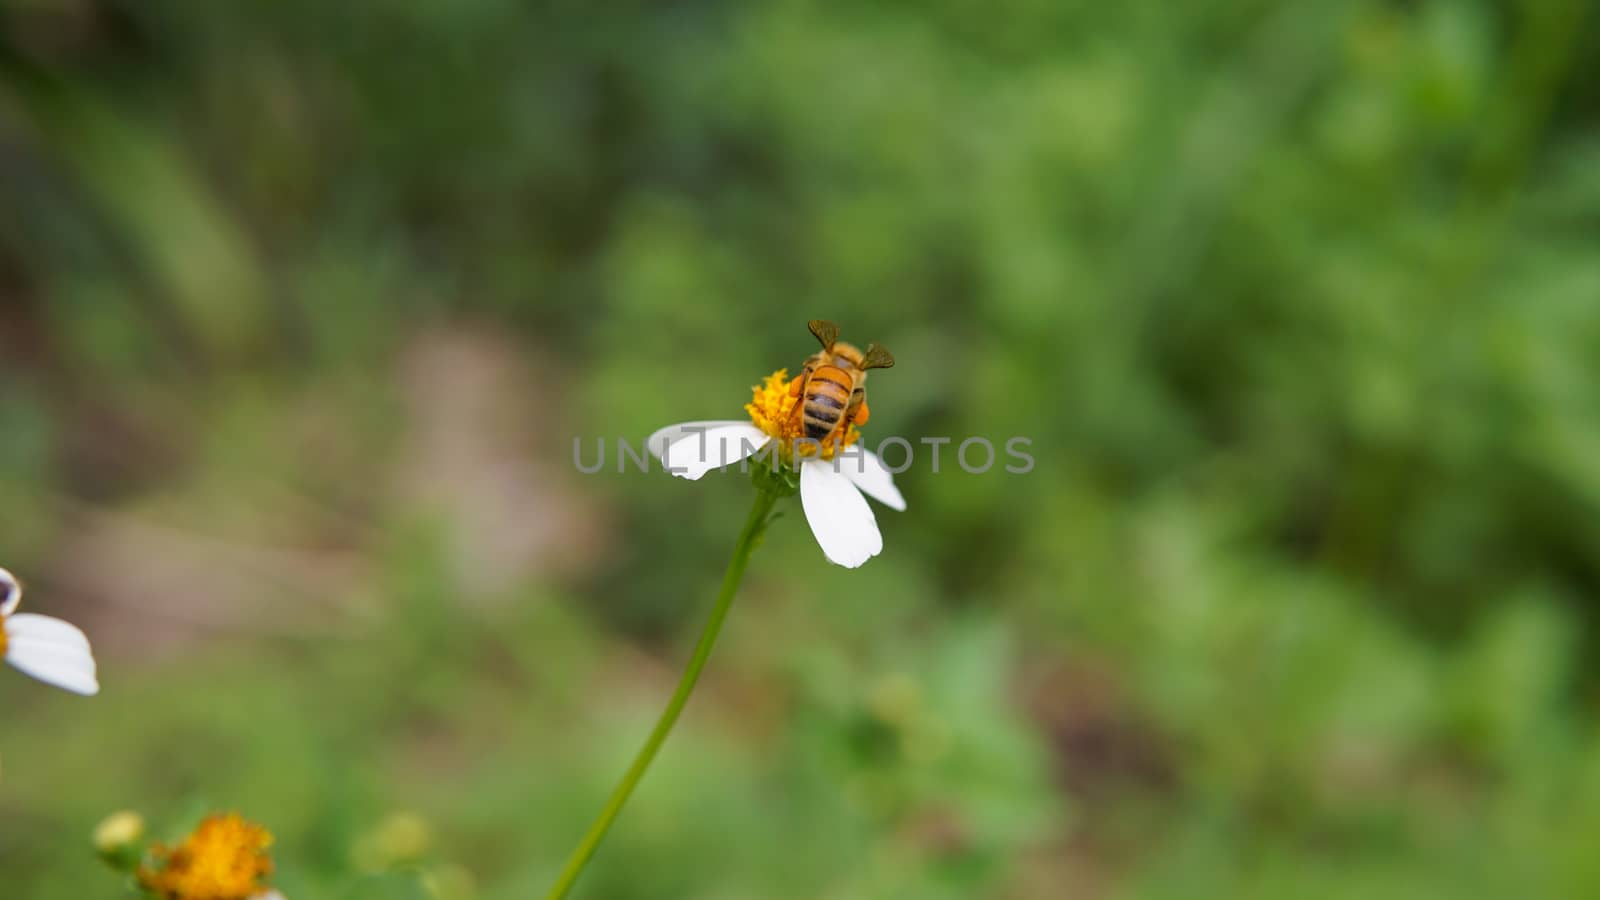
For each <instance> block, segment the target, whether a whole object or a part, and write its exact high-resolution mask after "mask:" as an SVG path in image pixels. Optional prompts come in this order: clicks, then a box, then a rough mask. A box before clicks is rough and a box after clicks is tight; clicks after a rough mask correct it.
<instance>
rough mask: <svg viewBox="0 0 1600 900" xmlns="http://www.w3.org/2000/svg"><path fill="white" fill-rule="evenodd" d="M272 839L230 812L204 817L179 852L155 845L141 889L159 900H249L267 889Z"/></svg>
mask: <svg viewBox="0 0 1600 900" xmlns="http://www.w3.org/2000/svg"><path fill="white" fill-rule="evenodd" d="M270 846H272V834H271V832H269V831H267V830H266V829H265V828H262V827H261V826H260V825H256V824H254V823H251V822H247V821H245V820H244V819H242V818H240V817H239V816H237V815H234V814H233V813H229V814H227V815H213V816H207V817H206V818H205V820H204V821H202V822H201V823H200V826H199V827H198V828H196V829H195V830H194V833H193V834H191V835H189V836H188V837H187V838H185V839H184V841H183V843H182V844H179V845H178V846H177V847H165V846H161V845H159V844H158V845H157V846H156V847H155V848H154V850H153V855H154V861H155V865H154V866H153V867H151V866H145V867H141V868H140V869H139V884H140V885H141V886H143V887H144V888H145V890H148V891H151V892H152V893H154V894H155V895H156V896H157V897H160V898H162V900H249V898H251V897H254V896H256V895H258V894H260V893H262V892H264V891H265V890H266V887H265V886H264V885H263V884H262V883H261V879H263V878H265V877H266V876H267V875H269V874H271V872H272V857H270V856H268V855H267V848H268V847H270Z"/></svg>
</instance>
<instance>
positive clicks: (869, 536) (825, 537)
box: [800, 459, 883, 569]
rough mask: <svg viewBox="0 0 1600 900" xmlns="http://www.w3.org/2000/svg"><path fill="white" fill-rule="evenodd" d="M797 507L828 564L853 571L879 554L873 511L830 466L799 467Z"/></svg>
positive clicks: (809, 462) (811, 463) (880, 545)
mask: <svg viewBox="0 0 1600 900" xmlns="http://www.w3.org/2000/svg"><path fill="white" fill-rule="evenodd" d="M800 506H801V508H802V509H804V510H805V512H806V522H807V523H808V524H809V525H810V526H811V533H812V534H813V535H816V538H817V543H818V544H820V545H821V546H822V555H823V556H826V557H827V558H828V561H829V562H832V563H837V564H838V565H841V566H844V567H845V568H847V569H854V568H856V567H857V566H859V565H861V564H862V563H864V562H866V561H867V560H869V559H871V558H873V557H874V556H877V555H878V554H879V553H880V552H882V550H883V535H882V534H881V533H880V532H879V531H878V520H877V519H876V518H874V517H873V515H872V507H870V506H868V505H867V499H866V498H865V497H863V496H861V492H860V491H858V490H856V486H855V485H854V484H852V483H851V482H850V479H848V478H846V477H845V476H844V473H842V472H836V471H834V468H833V465H832V464H831V463H826V462H823V461H821V460H816V459H813V460H807V461H806V463H805V464H804V465H802V466H801V467H800Z"/></svg>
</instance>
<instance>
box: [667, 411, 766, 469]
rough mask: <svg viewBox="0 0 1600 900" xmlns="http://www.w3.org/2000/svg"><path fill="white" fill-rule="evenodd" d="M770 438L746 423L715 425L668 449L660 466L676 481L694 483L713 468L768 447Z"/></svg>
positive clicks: (676, 442)
mask: <svg viewBox="0 0 1600 900" xmlns="http://www.w3.org/2000/svg"><path fill="white" fill-rule="evenodd" d="M770 440H772V438H770V437H768V436H767V433H766V432H764V431H762V430H761V429H759V428H757V427H755V426H754V425H751V424H750V423H749V422H733V423H728V424H724V425H718V426H716V427H714V428H710V429H707V430H706V431H704V432H701V433H690V434H688V435H686V436H685V437H682V438H679V439H678V440H677V441H675V442H673V443H672V445H671V446H669V447H667V452H666V453H664V454H662V457H661V464H662V465H663V466H665V467H666V470H667V471H668V472H671V473H672V474H674V475H677V476H678V477H679V478H687V479H689V480H690V481H695V480H697V479H699V478H700V476H702V475H704V474H706V473H707V472H709V471H711V470H712V469H720V468H722V467H723V466H728V465H732V464H733V463H736V462H738V461H739V460H741V459H744V458H745V457H747V456H750V455H752V454H754V453H755V452H756V451H757V450H760V449H761V448H762V447H765V446H766V445H767V442H768V441H770Z"/></svg>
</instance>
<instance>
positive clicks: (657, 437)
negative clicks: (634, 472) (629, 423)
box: [645, 419, 749, 459]
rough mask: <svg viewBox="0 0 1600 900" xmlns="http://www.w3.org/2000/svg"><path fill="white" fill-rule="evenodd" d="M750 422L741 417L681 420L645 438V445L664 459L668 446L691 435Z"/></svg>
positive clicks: (657, 456)
mask: <svg viewBox="0 0 1600 900" xmlns="http://www.w3.org/2000/svg"><path fill="white" fill-rule="evenodd" d="M748 424H749V423H748V422H746V421H743V420H740V419H707V420H706V421H704V422H679V423H678V424H676V425H668V426H667V427H665V428H663V429H661V430H659V431H657V432H656V433H655V434H652V435H650V437H649V438H647V439H646V440H645V446H646V447H649V448H650V452H651V453H652V454H654V455H655V458H656V459H662V458H663V457H665V456H666V455H667V448H668V447H670V446H672V445H673V444H676V443H677V442H678V441H681V440H683V439H684V438H686V437H689V436H690V435H693V434H698V433H700V432H703V431H710V430H711V429H713V428H722V427H724V426H726V425H748Z"/></svg>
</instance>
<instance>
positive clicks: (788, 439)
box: [744, 369, 861, 461]
mask: <svg viewBox="0 0 1600 900" xmlns="http://www.w3.org/2000/svg"><path fill="white" fill-rule="evenodd" d="M790 384H791V382H790V380H789V370H788V369H779V370H778V371H776V372H773V373H772V374H771V375H768V376H767V378H766V380H765V381H763V382H762V383H761V384H758V385H755V386H754V387H752V388H751V389H750V390H751V392H752V393H753V394H754V396H753V397H751V399H750V402H749V403H746V404H745V407H744V411H745V412H747V413H749V414H750V422H751V423H752V424H754V425H755V426H756V427H757V428H759V429H761V430H762V431H764V432H766V433H767V434H769V435H771V436H772V437H774V438H777V440H778V454H779V457H780V458H781V459H783V460H785V461H787V460H789V459H790V458H791V457H792V456H793V455H794V454H795V453H798V454H799V455H801V456H815V455H817V454H818V453H820V454H821V455H822V458H823V459H833V457H834V454H836V453H838V452H839V448H840V447H848V446H850V445H851V444H854V443H855V442H856V441H858V440H860V439H861V432H859V431H857V430H856V426H855V425H848V426H846V427H845V430H844V435H843V437H833V438H829V439H828V440H826V441H822V442H821V443H820V445H819V444H818V442H816V441H812V440H808V439H806V437H805V425H804V424H803V423H802V422H801V421H800V416H798V415H796V414H795V407H796V406H797V405H799V403H800V402H801V399H802V398H800V397H798V396H796V395H794V394H792V393H791V392H790Z"/></svg>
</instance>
